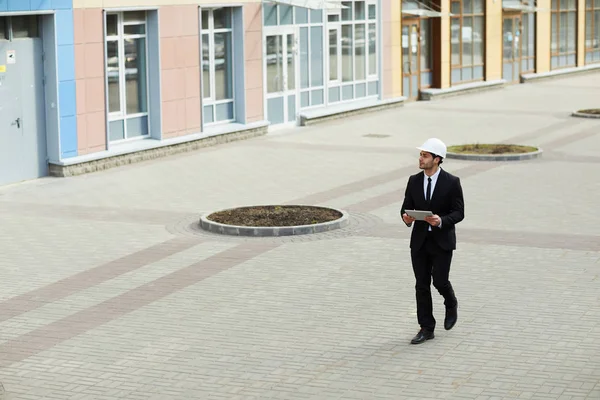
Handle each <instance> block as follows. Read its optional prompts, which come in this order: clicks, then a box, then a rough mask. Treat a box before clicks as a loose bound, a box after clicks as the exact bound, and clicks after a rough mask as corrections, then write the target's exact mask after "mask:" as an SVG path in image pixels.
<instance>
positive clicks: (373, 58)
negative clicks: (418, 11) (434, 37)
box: [369, 20, 427, 75]
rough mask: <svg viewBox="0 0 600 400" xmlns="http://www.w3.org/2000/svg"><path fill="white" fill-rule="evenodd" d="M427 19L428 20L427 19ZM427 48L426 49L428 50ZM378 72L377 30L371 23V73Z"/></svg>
mask: <svg viewBox="0 0 600 400" xmlns="http://www.w3.org/2000/svg"><path fill="white" fill-rule="evenodd" d="M425 21H427V20H425ZM426 51H427V50H425V52H426ZM376 74H377V30H376V25H375V24H369V75H376Z"/></svg>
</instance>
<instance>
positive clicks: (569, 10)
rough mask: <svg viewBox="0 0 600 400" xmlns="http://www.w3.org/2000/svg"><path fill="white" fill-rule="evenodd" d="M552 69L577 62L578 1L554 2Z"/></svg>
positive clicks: (559, 0) (572, 65)
mask: <svg viewBox="0 0 600 400" xmlns="http://www.w3.org/2000/svg"><path fill="white" fill-rule="evenodd" d="M551 24H552V32H551V35H552V36H551V44H550V46H551V48H550V56H551V69H557V68H566V67H574V66H575V65H576V62H577V60H576V59H577V57H576V55H577V1H576V0H552V20H551Z"/></svg>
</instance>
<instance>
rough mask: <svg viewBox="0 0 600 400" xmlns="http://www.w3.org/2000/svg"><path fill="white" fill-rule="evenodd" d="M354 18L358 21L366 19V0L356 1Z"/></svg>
mask: <svg viewBox="0 0 600 400" xmlns="http://www.w3.org/2000/svg"><path fill="white" fill-rule="evenodd" d="M354 19H355V20H357V21H358V20H363V19H365V2H364V1H356V2H354Z"/></svg>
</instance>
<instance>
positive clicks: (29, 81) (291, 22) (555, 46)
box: [0, 0, 600, 185]
mask: <svg viewBox="0 0 600 400" xmlns="http://www.w3.org/2000/svg"><path fill="white" fill-rule="evenodd" d="M595 68H599V69H600V0H538V1H537V2H535V3H534V2H533V0H503V1H502V0H423V1H417V0H404V1H402V0H349V1H340V0H278V1H267V0H263V1H242V2H234V1H231V2H227V1H223V0H206V1H204V0H74V1H72V0H0V102H1V103H0V125H1V126H2V129H0V185H4V184H8V183H13V182H18V181H22V180H26V179H32V178H37V177H40V176H44V175H47V174H49V173H53V174H56V173H57V171H58V174H59V175H60V174H61V171H63V172H64V171H67V170H68V169H69V168H71V167H73V166H82V168H83V170H85V169H86V168H88V169H91V170H93V169H98V168H103V166H102V165H104V166H106V165H108V164H106V160H113V159H116V158H118V157H135V154H138V153H143V152H151V151H154V152H159V151H161V150H160V149H165V148H175V147H177V146H185V145H186V144H191V143H197V142H200V141H203V140H206V139H207V138H214V137H223V135H236V134H240V133H242V134H244V132H246V133H248V135H252V134H259V133H261V132H262V133H264V132H266V130H267V129H268V128H269V127H270V126H276V125H285V124H292V125H294V124H298V121H301V120H304V119H306V118H312V117H315V116H321V117H322V116H327V115H331V114H335V113H340V112H350V111H352V110H356V109H361V108H367V107H368V108H371V107H378V106H380V105H385V104H388V105H389V104H399V103H401V102H402V101H404V100H407V99H408V100H417V99H419V98H423V93H427V92H432V91H435V92H436V93H438V92H443V91H445V90H454V91H456V90H462V88H473V87H477V86H478V85H482V86H484V85H486V84H490V83H494V82H500V83H502V84H505V83H518V82H520V81H521V80H522V79H523V77H526V76H535V75H536V74H537V75H544V74H559V73H570V72H577V71H583V70H586V71H587V70H591V69H595ZM311 116H312V117H311ZM252 132H253V133H252ZM156 154H158V153H156ZM103 162H104V163H105V164H103ZM86 166H87V167H86Z"/></svg>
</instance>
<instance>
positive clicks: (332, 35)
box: [329, 29, 338, 81]
mask: <svg viewBox="0 0 600 400" xmlns="http://www.w3.org/2000/svg"><path fill="white" fill-rule="evenodd" d="M337 33H338V31H337V29H331V30H330V31H329V80H330V81H335V80H337V79H338V56H337V47H338V46H337V43H338V34H337Z"/></svg>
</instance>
